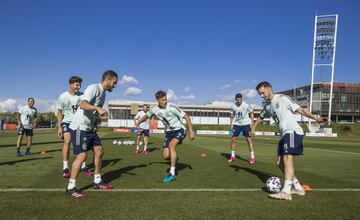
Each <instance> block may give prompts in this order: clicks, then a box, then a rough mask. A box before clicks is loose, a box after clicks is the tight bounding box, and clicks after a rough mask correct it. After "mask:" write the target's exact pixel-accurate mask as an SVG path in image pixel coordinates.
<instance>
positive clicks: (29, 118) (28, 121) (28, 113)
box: [16, 98, 37, 157]
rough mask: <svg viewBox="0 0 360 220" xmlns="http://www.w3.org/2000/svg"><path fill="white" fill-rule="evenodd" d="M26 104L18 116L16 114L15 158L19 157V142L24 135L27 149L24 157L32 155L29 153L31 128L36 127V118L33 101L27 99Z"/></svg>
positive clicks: (32, 133)
mask: <svg viewBox="0 0 360 220" xmlns="http://www.w3.org/2000/svg"><path fill="white" fill-rule="evenodd" d="M27 101H28V103H27V105H26V106H24V107H22V108H20V110H19V114H17V116H16V119H17V122H18V126H19V131H18V137H17V141H16V156H18V157H21V156H23V154H21V151H20V147H21V142H22V139H23V137H24V135H26V137H27V147H26V152H25V155H26V156H31V155H32V153H31V151H30V149H31V146H32V140H33V136H34V132H33V128H34V127H36V117H37V110H36V108H35V107H34V104H35V99H34V98H28V100H27Z"/></svg>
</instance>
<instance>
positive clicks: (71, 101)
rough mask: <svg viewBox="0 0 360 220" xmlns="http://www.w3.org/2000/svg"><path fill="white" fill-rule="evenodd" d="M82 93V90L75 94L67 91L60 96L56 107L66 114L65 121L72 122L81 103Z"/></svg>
mask: <svg viewBox="0 0 360 220" xmlns="http://www.w3.org/2000/svg"><path fill="white" fill-rule="evenodd" d="M82 95H83V93H81V92H79V93H77V94H74V95H73V94H71V93H69V92H68V91H66V92H64V93H62V94H61V95H60V96H59V99H58V102H57V104H56V108H57V109H58V110H61V111H62V113H63V114H64V118H63V120H62V122H63V123H70V122H71V121H72V120H73V118H74V116H75V113H76V111H77V109H78V107H79V105H80V101H81V96H82Z"/></svg>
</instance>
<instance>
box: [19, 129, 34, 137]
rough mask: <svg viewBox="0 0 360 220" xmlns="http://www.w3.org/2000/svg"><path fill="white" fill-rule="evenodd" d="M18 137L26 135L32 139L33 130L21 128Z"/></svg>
mask: <svg viewBox="0 0 360 220" xmlns="http://www.w3.org/2000/svg"><path fill="white" fill-rule="evenodd" d="M18 135H21V136H24V135H26V137H32V136H34V133H33V129H26V128H24V127H20V128H19V131H18Z"/></svg>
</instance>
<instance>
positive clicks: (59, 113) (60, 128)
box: [56, 109, 63, 137]
mask: <svg viewBox="0 0 360 220" xmlns="http://www.w3.org/2000/svg"><path fill="white" fill-rule="evenodd" d="M56 118H57V122H58V133H57V135H58V136H59V137H61V136H62V132H63V130H62V127H61V122H62V120H63V113H62V110H60V109H58V111H57V114H56Z"/></svg>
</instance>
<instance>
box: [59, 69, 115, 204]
mask: <svg viewBox="0 0 360 220" xmlns="http://www.w3.org/2000/svg"><path fill="white" fill-rule="evenodd" d="M117 81H118V75H117V74H116V73H115V72H114V71H112V70H108V71H106V72H105V73H104V74H103V76H102V80H101V83H100V84H92V85H90V86H88V87H87V88H86V90H85V92H84V95H83V97H82V98H81V101H80V109H78V110H77V111H76V113H75V116H74V118H73V120H72V121H71V123H70V126H69V128H70V129H71V140H72V143H73V147H74V154H75V155H76V158H75V161H74V162H73V164H72V169H71V176H70V180H69V185H68V187H67V189H66V193H67V194H68V195H70V196H72V197H76V198H85V197H86V195H84V194H82V193H81V192H80V191H79V190H77V189H76V178H77V176H78V174H79V171H80V167H81V164H82V163H83V162H84V161H85V159H86V154H87V151H88V150H90V149H91V150H93V151H94V166H95V171H94V183H93V189H102V190H111V189H113V187H112V186H111V185H108V184H105V183H104V182H103V181H102V179H101V174H100V171H101V161H102V157H103V154H104V149H103V146H102V144H101V141H100V138H99V136H98V135H97V133H96V132H97V123H96V121H97V120H98V119H99V116H101V117H104V116H107V115H108V114H107V111H106V110H105V109H103V105H104V103H105V95H106V91H109V92H111V91H112V90H113V89H114V88H115V87H116V84H117Z"/></svg>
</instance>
